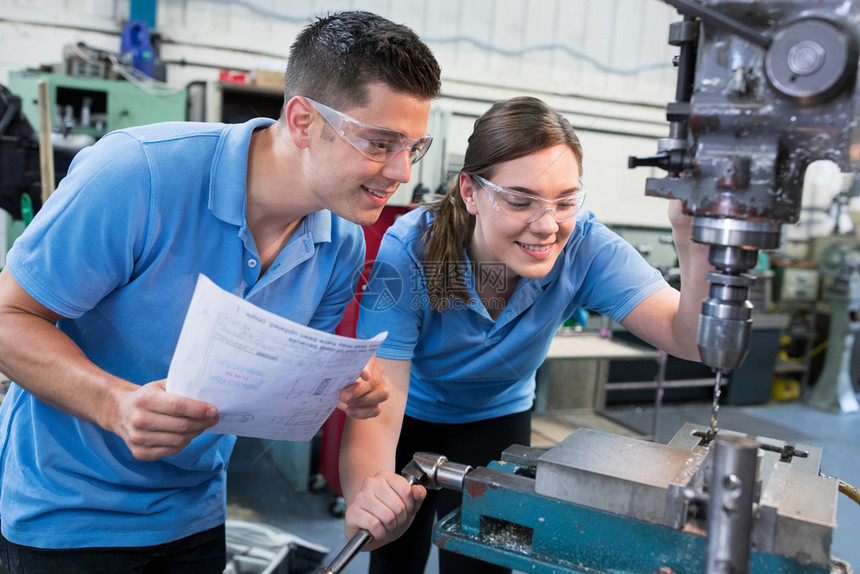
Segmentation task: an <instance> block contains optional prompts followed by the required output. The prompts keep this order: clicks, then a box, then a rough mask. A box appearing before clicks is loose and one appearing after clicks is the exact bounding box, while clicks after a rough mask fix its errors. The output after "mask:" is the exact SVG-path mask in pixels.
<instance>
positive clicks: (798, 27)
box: [629, 0, 860, 371]
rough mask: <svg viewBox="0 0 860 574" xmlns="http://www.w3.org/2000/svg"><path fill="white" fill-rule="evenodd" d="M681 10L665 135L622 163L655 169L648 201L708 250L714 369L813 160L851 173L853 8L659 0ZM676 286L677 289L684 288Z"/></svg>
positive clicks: (735, 351)
mask: <svg viewBox="0 0 860 574" xmlns="http://www.w3.org/2000/svg"><path fill="white" fill-rule="evenodd" d="M665 1H666V2H667V3H669V4H671V5H673V6H675V7H676V8H677V9H678V10H679V12H681V13H682V14H685V20H684V21H683V22H678V23H676V24H674V25H673V26H672V28H671V29H670V38H669V43H670V44H673V45H677V46H679V47H680V54H679V57H678V58H677V60H676V62H677V64H678V85H677V89H676V100H675V101H673V102H670V103H669V105H668V106H667V119H668V120H669V122H670V137H667V138H664V139H661V140H660V141H659V142H658V153H657V155H655V156H653V157H649V158H630V164H629V165H630V167H637V166H640V165H647V166H654V167H660V168H662V169H665V170H666V171H667V172H668V175H667V176H666V177H662V178H655V177H652V178H648V179H647V183H646V195H650V196H656V197H665V198H670V199H680V200H681V201H682V202H683V204H684V210H685V212H687V213H688V214H690V215H693V216H694V217H695V219H694V225H693V240H694V241H696V242H698V243H704V244H707V245H710V256H709V260H710V262H711V264H712V265H713V266H714V267H715V269H716V271H715V272H713V273H710V274H709V275H708V281H709V282H710V284H711V288H710V293H709V296H708V298H707V299H705V300H704V302H703V303H702V313H701V316H700V321H699V331H698V344H699V349H700V354H701V358H702V361H703V362H704V363H705V364H707V365H709V366H711V367H712V368H714V369H715V370H719V371H729V370H731V369H734V368H735V367H737V366H738V365H739V364H740V362H741V361H742V360H743V358H744V356H745V355H746V352H747V348H748V344H749V333H750V329H751V324H752V323H751V320H752V304H751V303H750V302H749V300H748V293H749V288H750V287H751V286H752V284H753V278H752V277H750V276H749V275H747V274H746V272H747V271H748V270H750V269H751V268H753V267H755V265H756V264H757V261H758V251H759V250H762V249H775V248H777V247H778V246H779V244H780V236H781V230H782V225H783V224H786V223H796V222H797V220H798V218H799V215H800V208H801V195H802V191H803V179H804V173H805V171H806V168H807V166H808V165H809V164H810V163H812V162H813V161H817V160H830V161H833V162H834V163H836V164H837V165H838V166H839V167H840V168H841V169H842V170H843V171H845V172H853V171H860V169H858V168H860V145H858V144H860V129H858V125H857V124H858V122H857V121H856V118H857V117H858V112H860V90H858V89H857V59H858V58H857V54H858V47H857V44H858V41H857V37H858V29H860V25H858V22H860V8H858V2H857V1H854V0H847V1H846V0H838V1H837V0H823V1H821V2H816V3H814V4H812V3H809V2H805V1H803V0H773V1H769V2H753V1H752V0H703V1H702V2H701V3H698V2H692V1H691V0H665ZM682 288H683V286H682Z"/></svg>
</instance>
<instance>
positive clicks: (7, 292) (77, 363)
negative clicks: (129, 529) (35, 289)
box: [0, 269, 218, 460]
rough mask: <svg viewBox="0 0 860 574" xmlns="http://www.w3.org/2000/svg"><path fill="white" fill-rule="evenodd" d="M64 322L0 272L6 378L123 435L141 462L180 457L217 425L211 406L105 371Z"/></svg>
mask: <svg viewBox="0 0 860 574" xmlns="http://www.w3.org/2000/svg"><path fill="white" fill-rule="evenodd" d="M62 318H63V317H61V316H59V315H57V314H56V313H54V312H52V311H51V310H50V309H48V308H47V307H45V306H44V305H42V304H40V303H39V302H38V301H36V300H35V299H34V298H33V297H31V296H30V295H29V294H28V293H27V292H26V291H24V289H22V288H21V286H20V285H18V283H17V282H16V281H15V279H14V278H13V277H12V275H11V273H10V272H9V270H8V269H5V270H3V271H2V272H0V349H2V351H0V371H2V372H3V373H4V374H6V375H7V376H8V377H9V378H10V379H12V380H13V381H15V383H16V384H17V385H19V386H21V387H22V388H24V389H25V390H27V391H28V392H29V393H30V394H32V395H33V396H34V397H36V398H37V399H39V400H41V401H43V402H45V403H48V404H50V405H51V406H53V407H55V408H57V409H60V410H62V411H64V412H66V413H68V414H70V415H72V416H75V417H77V418H79V419H81V420H84V421H87V422H90V423H93V424H96V425H98V426H100V427H102V428H104V429H106V430H108V431H110V432H113V433H115V434H117V435H118V436H119V437H120V438H122V439H123V441H125V443H126V445H127V446H128V448H129V449H130V450H131V452H132V454H133V455H134V457H135V458H137V459H140V460H156V459H159V458H163V457H165V456H169V455H171V454H175V453H177V452H179V451H180V450H182V449H183V448H184V447H185V446H186V445H187V444H188V443H189V442H190V441H191V439H193V438H194V437H195V436H197V435H198V434H200V433H201V432H203V431H204V430H205V429H207V428H209V427H210V426H212V425H214V424H215V423H216V422H217V421H218V415H217V412H216V410H215V407H214V406H213V405H211V404H209V403H205V402H202V401H197V400H194V399H189V398H185V397H180V396H178V395H174V394H171V393H168V392H166V391H165V381H164V380H161V381H155V382H151V383H149V384H146V385H143V386H139V385H136V384H134V383H132V382H130V381H126V380H124V379H120V378H118V377H115V376H113V375H111V374H110V373H108V372H106V371H104V370H103V369H100V368H99V367H98V366H96V365H95V364H94V363H93V362H92V361H90V360H89V359H88V358H87V357H86V355H84V353H83V351H81V349H80V347H78V346H77V345H76V344H75V343H74V341H72V340H71V339H70V338H69V337H67V336H66V335H65V333H63V332H62V331H60V330H59V329H58V328H57V327H56V322H57V321H59V320H60V319H62Z"/></svg>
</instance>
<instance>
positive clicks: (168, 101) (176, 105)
mask: <svg viewBox="0 0 860 574" xmlns="http://www.w3.org/2000/svg"><path fill="white" fill-rule="evenodd" d="M40 81H44V82H47V84H48V93H49V99H50V103H51V118H52V124H53V128H54V129H55V130H56V131H60V132H66V133H73V134H83V135H87V136H91V137H93V138H96V139H97V138H100V137H102V136H103V135H105V134H106V133H108V132H109V131H112V130H117V129H120V128H127V127H130V126H138V125H143V124H149V123H154V122H162V121H171V120H173V121H184V120H185V108H186V100H187V95H186V93H185V90H173V89H161V88H159V89H157V88H155V87H149V86H146V85H142V84H135V83H132V82H128V81H121V80H113V79H102V78H92V77H84V76H70V75H65V74H54V73H48V72H40V71H31V70H25V71H17V72H10V73H9V89H10V90H11V91H12V92H13V93H15V94H17V95H18V96H20V97H21V101H22V111H23V113H24V115H25V116H26V117H27V119H28V120H29V121H30V123H31V124H32V125H34V126H38V125H39V112H38V107H37V104H36V88H37V86H38V84H39V82H40Z"/></svg>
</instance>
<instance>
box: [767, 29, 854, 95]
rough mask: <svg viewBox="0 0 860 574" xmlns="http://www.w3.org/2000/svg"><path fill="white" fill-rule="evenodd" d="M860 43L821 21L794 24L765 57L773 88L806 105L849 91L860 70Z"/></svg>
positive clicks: (777, 37) (783, 31)
mask: <svg viewBox="0 0 860 574" xmlns="http://www.w3.org/2000/svg"><path fill="white" fill-rule="evenodd" d="M857 52H858V50H857V41H856V39H855V38H854V37H853V36H852V35H851V34H846V33H845V32H844V31H843V30H842V29H841V28H840V27H839V26H838V25H836V24H834V23H832V22H829V21H827V20H824V19H821V18H808V19H804V20H799V21H796V22H792V23H790V24H788V25H787V26H785V27H783V28H782V29H781V30H779V31H778V32H777V33H776V34H775V35H774V36H773V42H772V43H771V45H770V47H769V49H768V51H767V54H766V56H765V62H764V63H765V71H766V74H767V78H768V80H769V81H770V84H771V86H773V88H774V89H775V90H777V91H778V92H779V93H781V94H783V95H785V96H788V97H789V98H792V99H795V100H797V101H798V102H799V103H802V104H817V103H821V102H824V101H827V100H829V99H830V98H832V97H834V96H835V95H837V94H839V93H840V92H842V91H843V90H845V89H846V88H847V87H848V86H849V85H850V81H851V80H852V78H853V74H854V73H855V71H856V69H857Z"/></svg>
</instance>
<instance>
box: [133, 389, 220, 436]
mask: <svg viewBox="0 0 860 574" xmlns="http://www.w3.org/2000/svg"><path fill="white" fill-rule="evenodd" d="M163 383H164V381H155V382H153V383H149V384H147V385H144V386H143V387H141V389H140V391H139V393H138V395H137V397H136V398H135V404H136V405H137V406H138V407H139V408H143V409H146V410H150V411H152V412H155V413H159V414H163V415H167V416H170V417H179V418H189V419H199V420H207V419H208V420H212V419H214V420H217V416H218V409H216V408H215V405H213V404H211V403H207V402H205V401H198V400H196V399H190V398H188V397H183V396H180V395H176V394H173V393H168V392H167V391H166V390H165V387H164V384H163ZM212 424H214V423H211V424H209V425H208V426H212Z"/></svg>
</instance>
